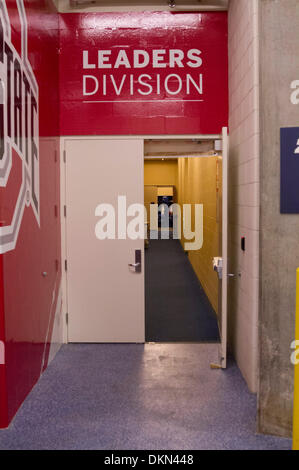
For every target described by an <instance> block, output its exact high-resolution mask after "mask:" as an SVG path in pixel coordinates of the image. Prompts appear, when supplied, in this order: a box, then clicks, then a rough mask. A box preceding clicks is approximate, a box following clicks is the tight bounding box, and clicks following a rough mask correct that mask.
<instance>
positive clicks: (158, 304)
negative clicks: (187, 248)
mask: <svg viewBox="0 0 299 470" xmlns="http://www.w3.org/2000/svg"><path fill="white" fill-rule="evenodd" d="M145 257H146V258H145V286H146V289H145V337H146V341H153V342H175V341H180V342H216V341H219V333H218V325H217V319H216V315H215V312H214V310H213V308H212V306H211V304H210V302H209V300H208V298H207V296H206V294H205V291H204V290H203V288H202V286H201V285H200V283H199V281H198V279H197V277H196V275H195V273H194V271H193V268H192V266H191V264H190V262H189V260H188V256H187V255H186V254H185V252H184V250H183V248H182V246H181V244H180V242H179V240H150V246H149V248H148V249H147V250H146V251H145Z"/></svg>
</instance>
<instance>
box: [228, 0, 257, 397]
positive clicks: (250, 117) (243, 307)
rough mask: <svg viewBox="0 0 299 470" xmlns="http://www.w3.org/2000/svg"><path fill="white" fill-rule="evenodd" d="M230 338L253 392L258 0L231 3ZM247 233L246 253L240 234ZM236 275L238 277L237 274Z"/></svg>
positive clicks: (229, 41)
mask: <svg viewBox="0 0 299 470" xmlns="http://www.w3.org/2000/svg"><path fill="white" fill-rule="evenodd" d="M228 21H229V39H228V46H229V102H230V106H229V130H230V164H229V269H230V272H231V273H235V274H236V275H237V277H236V278H235V279H234V280H230V284H229V325H228V327H229V341H230V346H231V348H232V350H233V353H234V356H235V358H236V360H237V363H238V366H239V368H240V369H241V371H242V374H243V376H244V378H245V379H246V382H247V384H248V386H249V388H250V390H251V391H253V392H256V391H257V376H258V360H257V357H258V285H259V284H258V283H259V255H258V253H259V181H260V178H259V100H258V96H259V88H258V87H259V78H258V39H259V38H258V14H257V1H256V0H231V1H230V3H229V14H228ZM242 236H245V237H246V251H245V252H243V251H242V250H241V237H242ZM238 273H239V274H240V276H238Z"/></svg>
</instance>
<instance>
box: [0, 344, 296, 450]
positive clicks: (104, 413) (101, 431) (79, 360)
mask: <svg viewBox="0 0 299 470" xmlns="http://www.w3.org/2000/svg"><path fill="white" fill-rule="evenodd" d="M216 360H217V345H216V344H175V345H174V344H155V345H148V344H147V345H142V344H68V345H64V346H62V348H61V350H60V351H59V352H58V354H57V355H56V357H55V359H54V360H53V361H52V363H51V364H50V365H49V367H48V368H47V370H46V371H45V373H44V374H43V375H42V377H41V379H40V380H39V382H38V384H37V385H36V386H35V388H34V389H33V391H32V393H31V394H30V395H29V396H28V397H27V398H26V400H25V402H24V404H23V405H22V407H21V409H20V410H19V412H18V414H17V415H16V417H15V418H14V420H13V421H12V423H11V424H10V426H9V428H8V429H6V430H1V431H0V449H6V450H10V449H20V450H22V449H53V450H55V449H86V450H88V449H109V450H115V449H118V450H122V449H136V450H138V449H145V450H146V449H150V450H155V449H165V450H168V449H173V450H176V449H182V450H183V449H186V450H188V449H192V450H196V449H265V450H267V449H291V440H290V439H283V438H276V437H271V436H264V435H257V434H256V397H255V395H252V394H250V393H249V392H248V388H247V386H246V383H245V381H244V379H243V378H242V376H241V373H240V371H239V369H238V367H237V366H236V365H235V363H230V364H229V367H228V369H227V370H226V371H225V372H223V371H222V370H211V369H210V362H211V361H216Z"/></svg>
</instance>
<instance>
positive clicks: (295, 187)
mask: <svg viewBox="0 0 299 470" xmlns="http://www.w3.org/2000/svg"><path fill="white" fill-rule="evenodd" d="M280 166H281V168H280V212H281V213H282V214H299V127H285V128H282V129H280Z"/></svg>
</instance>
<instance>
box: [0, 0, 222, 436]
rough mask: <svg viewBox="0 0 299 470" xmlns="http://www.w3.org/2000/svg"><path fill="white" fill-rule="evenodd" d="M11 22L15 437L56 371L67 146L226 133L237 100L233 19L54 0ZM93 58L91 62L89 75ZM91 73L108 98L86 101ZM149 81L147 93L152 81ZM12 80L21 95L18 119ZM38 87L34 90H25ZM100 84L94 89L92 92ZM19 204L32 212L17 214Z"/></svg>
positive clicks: (7, 402)
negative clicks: (60, 9) (231, 74)
mask: <svg viewBox="0 0 299 470" xmlns="http://www.w3.org/2000/svg"><path fill="white" fill-rule="evenodd" d="M18 2H19V5H21V6H22V5H24V6H25V13H26V18H27V23H28V63H29V65H28V64H27V66H26V54H25V56H24V48H22V43H23V45H24V38H23V41H22V21H21V19H20V11H19V10H18V8H17V5H18ZM5 5H6V6H7V11H8V15H9V16H8V18H7V19H6V23H5V21H4V16H3V15H4V13H5V12H6V8H4V7H5ZM3 6H4V7H3ZM0 18H2V23H3V24H2V27H4V26H5V24H8V27H9V31H10V33H11V39H9V38H7V37H6V36H5V34H7V31H6V29H7V28H4V29H5V31H4V33H3V34H4V36H3V37H4V41H5V42H6V43H7V44H9V45H10V47H11V54H12V62H11V63H10V68H11V70H10V75H9V73H8V67H7V64H8V52H7V51H6V52H4V50H2V49H1V44H2V43H1V28H0V61H1V59H2V61H3V64H4V67H0V79H1V80H2V82H4V83H5V87H6V88H5V91H4V92H2V91H1V90H2V88H1V86H0V144H1V145H0V150H1V151H2V152H4V153H3V155H2V154H0V182H1V185H0V341H1V342H4V343H5V364H2V362H3V359H4V358H3V357H1V344H2V343H0V427H5V426H7V424H8V423H9V422H10V420H11V419H12V417H13V416H14V414H15V413H16V411H17V409H18V407H19V406H20V405H21V403H22V402H23V400H24V399H25V397H26V396H27V394H28V393H29V391H30V390H31V388H32V387H33V386H34V384H35V383H36V382H37V380H38V379H39V377H40V374H41V373H42V371H43V370H44V369H45V367H46V366H47V363H48V355H49V347H50V342H51V333H52V329H53V321H54V313H55V309H56V303H57V297H58V291H59V287H60V281H61V258H60V224H59V218H60V215H59V207H60V201H59V198H60V195H59V136H60V135H90V134H94V135H97V134H98V135H101V134H219V133H220V132H221V128H222V127H223V126H225V125H227V115H228V90H227V15H226V13H202V14H199V13H176V14H173V13H171V12H162V13H161V12H160V13H155V12H147V13H122V14H109V13H105V14H64V15H60V16H59V15H58V14H57V12H56V10H55V8H54V7H53V4H52V1H51V0H34V1H32V0H6V2H4V1H3V0H1V2H0ZM59 29H60V34H59ZM3 44H4V42H3ZM3 47H4V46H3ZM59 49H60V54H59ZM194 49H195V50H196V51H195V52H194ZM98 50H108V51H111V53H110V52H108V54H107V53H105V55H104V56H103V57H104V59H105V60H106V61H107V62H105V61H104V62H103V63H104V64H106V65H107V63H108V68H104V69H103V68H101V67H100V68H98V65H99V64H98V62H97V60H98ZM121 50H122V51H125V52H124V53H123V52H122V53H121V54H122V58H120V56H119V52H120V51H121ZM134 50H135V51H136V50H142V51H144V52H143V54H141V56H142V55H143V57H144V58H145V60H146V58H147V57H148V58H149V63H148V64H146V65H145V66H144V67H136V66H135V67H132V64H133V65H134V62H133V60H134ZM157 50H160V53H158V56H157V53H156V52H154V51H157ZM161 50H162V51H163V50H165V53H161ZM192 50H193V52H192ZM83 51H87V54H88V57H85V68H83ZM169 51H172V52H169ZM178 51H179V52H178ZM190 51H191V52H190ZM2 52H3V54H2ZM155 54H156V62H153V60H152V59H153V56H154V55H155ZM159 54H160V55H159ZM163 54H164V55H163ZM170 54H173V55H172V60H173V63H171V56H170ZM176 54H178V55H176ZM2 55H3V57H2ZM159 57H160V58H159ZM59 58H60V61H59ZM174 58H176V59H177V60H174ZM15 59H16V62H15ZM118 60H119V61H120V62H119V63H118V66H116V64H117V61H118ZM109 62H110V63H111V64H112V66H111V68H109ZM18 63H19V69H18ZM190 64H191V65H190ZM0 65H1V64H0ZM100 65H101V64H100ZM135 65H136V63H135ZM137 65H138V64H137ZM164 65H165V66H164ZM30 68H31V69H32V70H31V72H30ZM1 74H2V75H1ZM21 74H22V75H21ZM84 74H85V75H92V76H94V77H95V79H96V80H99V82H101V83H102V88H101V87H100V88H99V91H98V92H97V93H95V94H92V95H86V96H84V95H83V90H82V80H83V75H84ZM104 75H105V76H106V78H105V80H106V86H107V91H106V94H105V93H104V90H103V83H104V81H103V80H104V79H103V76H104ZM125 75H126V77H125V78H124V76H125ZM140 75H143V80H144V79H145V81H146V83H147V84H144V83H142V80H141V82H140ZM158 75H159V79H158V78H157V76H158ZM169 75H171V76H170V77H169ZM24 76H25V79H23V77H24ZM145 76H147V78H146V77H145ZM148 76H150V77H148ZM20 77H21V78H22V79H23V82H22V80H21V82H22V87H21V92H20V88H19V86H20V83H21V82H20V80H19V79H20ZM26 77H27V78H26ZM111 77H113V79H112V78H111ZM167 77H168V78H167ZM190 77H191V78H190ZM8 79H10V80H11V84H12V85H13V89H12V102H11V108H8V107H7V102H8V94H7V93H8V89H7V83H8V82H7V80H8ZM27 79H28V80H29V82H30V83H29V82H28V83H29V85H30V86H29V90H30V91H28V89H27V91H26V89H25V88H26V87H25V85H24V83H25V82H24V80H25V81H26V80H27ZM95 79H89V80H91V82H89V84H88V86H89V87H90V83H92V82H94V83H96V82H95ZM28 80H27V81H28ZM113 80H114V85H113ZM122 80H124V81H123V84H122ZM158 80H160V82H159V83H160V89H159V87H158ZM165 80H166V82H167V87H168V88H167V87H165ZM192 80H193V82H192ZM201 80H202V81H201ZM35 82H36V87H37V88H38V91H37V89H36V90H35V88H34V87H35V85H34V83H35ZM194 83H197V85H198V87H197V88H196V87H195V86H194ZM14 84H15V85H14ZM0 85H1V84H0ZM201 85H202V88H201ZM178 86H179V87H180V88H181V89H180V90H178V91H177V88H178ZM118 87H121V90H120V91H119V94H117V91H116V89H117V88H118ZM151 87H152V89H151ZM188 87H189V88H188ZM138 88H139V90H141V91H143V93H142V92H140V91H138ZM133 89H134V90H133ZM149 90H150V93H148V91H149ZM86 91H87V92H88V91H90V88H89V89H87V90H86ZM1 93H2V94H3V93H5V96H4V99H2V100H1ZM20 93H21V94H20ZM59 93H60V95H59ZM21 95H22V96H21ZM31 95H32V96H31ZM26 99H27V107H28V108H26V107H25V105H26ZM34 100H36V103H35V104H34ZM86 101H91V102H86ZM94 101H99V102H96V103H95V102H94ZM103 101H107V102H105V103H104V102H103ZM3 102H4V103H5V105H4V106H3V105H2V103H3ZM9 109H10V111H9ZM20 109H21V111H20ZM25 109H26V111H25ZM28 109H30V111H28ZM9 112H10V113H11V121H10V122H11V129H10V131H9V128H8V122H9V118H8V114H9ZM20 116H22V118H21V117H20ZM26 116H27V130H26ZM59 116H60V121H59ZM31 118H32V119H31ZM20 127H21V128H22V139H21V136H20ZM31 127H32V129H31ZM31 131H33V132H32V136H31ZM9 132H10V133H9ZM7 145H8V146H10V148H11V169H10V171H9V166H8V167H7V168H8V170H6V173H7V175H8V177H7V178H6V179H5V178H4V177H3V174H2V173H3V171H4V170H3V164H4V161H6V160H5V159H6V158H7V157H8V155H9V153H8V151H7ZM7 161H8V162H9V161H10V160H9V159H8V160H7ZM1 172H2V173H1ZM1 175H2V176H1ZM38 179H39V184H38ZM25 183H26V184H27V185H28V186H27V187H26V188H25V189H24V192H22V188H23V186H22V185H24V184H25ZM20 197H21V199H20ZM19 199H20V200H21V201H23V202H22V205H21V206H20V207H21V209H22V210H21V211H20V212H17V211H16V207H18V201H19ZM16 216H17V219H16V220H18V221H19V222H20V224H19V225H18V224H15V225H14V227H15V232H14V234H15V235H14V237H13V240H12V242H7V238H6V235H5V234H6V232H7V230H8V231H9V230H10V226H11V225H12V224H14V217H16ZM45 272H46V273H47V275H46V276H43V273H45Z"/></svg>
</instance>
